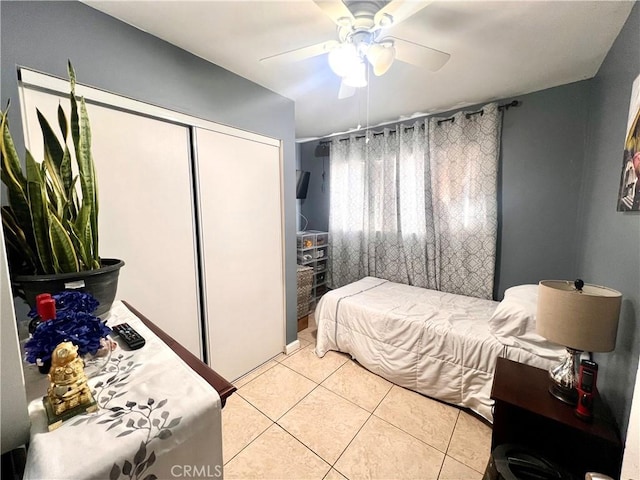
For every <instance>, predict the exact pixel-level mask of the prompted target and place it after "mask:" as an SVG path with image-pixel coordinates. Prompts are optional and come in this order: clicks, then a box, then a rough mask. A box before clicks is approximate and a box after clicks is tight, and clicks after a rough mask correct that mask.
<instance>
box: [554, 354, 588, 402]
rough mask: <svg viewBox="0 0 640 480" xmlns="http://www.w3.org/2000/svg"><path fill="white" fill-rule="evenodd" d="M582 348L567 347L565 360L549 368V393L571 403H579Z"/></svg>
mask: <svg viewBox="0 0 640 480" xmlns="http://www.w3.org/2000/svg"><path fill="white" fill-rule="evenodd" d="M581 354H582V351H581V350H575V349H573V348H569V347H567V354H566V357H565V359H564V361H563V362H562V363H561V364H560V365H558V366H556V367H554V368H552V369H551V370H549V380H550V381H551V384H550V385H549V393H551V395H553V396H554V397H556V398H557V399H558V400H560V401H562V402H564V403H568V404H569V405H577V404H578V390H577V389H576V386H577V385H578V366H579V365H580V355H581Z"/></svg>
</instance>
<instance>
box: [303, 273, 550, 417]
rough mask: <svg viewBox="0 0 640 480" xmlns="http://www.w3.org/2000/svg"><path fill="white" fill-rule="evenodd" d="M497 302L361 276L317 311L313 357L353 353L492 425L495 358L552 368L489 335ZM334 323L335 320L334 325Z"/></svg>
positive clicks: (377, 369)
mask: <svg viewBox="0 0 640 480" xmlns="http://www.w3.org/2000/svg"><path fill="white" fill-rule="evenodd" d="M497 306H498V302H494V301H490V300H482V299H479V298H473V297H465V296H462V295H454V294H451V293H443V292H438V291H434V290H426V289H423V288H418V287H412V286H409V285H402V284H398V283H393V282H389V281H386V280H381V279H379V278H374V277H366V278H364V279H362V280H359V281H357V282H354V283H352V284H349V285H346V286H344V287H341V288H338V289H336V290H332V291H330V292H328V293H327V294H325V295H324V296H323V297H322V299H321V300H320V302H319V304H318V307H317V308H316V312H315V317H316V321H317V323H318V339H317V344H316V354H317V355H318V356H319V357H323V356H324V355H325V353H327V351H329V350H337V351H340V352H345V353H349V354H351V356H352V357H353V358H354V359H355V360H357V361H358V362H359V363H360V364H361V365H363V366H364V367H365V368H367V369H368V370H370V371H372V372H373V373H376V374H378V375H380V376H382V377H384V378H386V379H387V380H389V381H391V382H393V383H395V384H397V385H400V386H402V387H406V388H409V389H411V390H415V391H417V392H420V393H422V394H425V395H428V396H430V397H433V398H437V399H439V400H442V401H445V402H448V403H452V404H455V405H460V406H463V407H468V408H470V409H471V410H473V411H475V412H477V413H478V414H480V415H482V416H483V417H484V418H486V419H487V420H489V421H492V420H493V415H492V412H491V407H492V405H493V401H492V400H491V399H490V396H491V385H492V382H493V371H494V369H495V363H496V358H497V357H498V356H502V357H506V358H509V359H512V360H516V361H519V362H522V363H527V364H529V365H533V366H537V367H540V368H549V367H550V366H551V365H552V364H553V362H552V361H550V360H548V359H545V358H543V357H540V356H538V355H536V354H535V353H532V352H531V351H526V350H523V349H521V348H517V347H513V346H507V345H504V344H503V343H501V342H500V340H498V338H496V337H495V336H493V335H492V334H491V333H490V331H489V327H488V320H489V318H490V317H491V315H492V313H493V312H494V310H495V309H496V307H497ZM336 319H337V321H336Z"/></svg>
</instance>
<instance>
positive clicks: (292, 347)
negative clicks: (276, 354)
mask: <svg viewBox="0 0 640 480" xmlns="http://www.w3.org/2000/svg"><path fill="white" fill-rule="evenodd" d="M296 350H300V340H294V341H293V342H291V343H290V344H288V345H285V347H284V353H286V354H287V355H291V354H292V353H293V352H295V351H296Z"/></svg>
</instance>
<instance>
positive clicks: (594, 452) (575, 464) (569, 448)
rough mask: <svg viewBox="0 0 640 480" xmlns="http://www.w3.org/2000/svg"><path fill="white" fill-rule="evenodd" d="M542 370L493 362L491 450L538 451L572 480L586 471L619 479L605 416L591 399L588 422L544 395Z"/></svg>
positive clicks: (614, 432) (618, 452) (618, 447)
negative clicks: (515, 446) (505, 446)
mask: <svg viewBox="0 0 640 480" xmlns="http://www.w3.org/2000/svg"><path fill="white" fill-rule="evenodd" d="M548 387H549V374H548V372H547V371H546V370H542V369H539V368H535V367H531V366H529V365H525V364H522V363H518V362H514V361H511V360H507V359H506V358H498V360H497V362H496V371H495V375H494V378H493V388H492V390H491V398H492V399H493V400H495V406H494V412H493V434H492V437H491V450H492V451H493V449H494V448H495V447H497V446H498V445H501V444H504V443H512V444H518V445H522V446H525V447H529V448H531V449H532V450H535V451H537V452H539V453H540V454H541V455H543V456H544V457H546V458H548V459H549V460H551V461H552V462H556V463H558V464H559V465H560V466H562V467H564V468H566V469H567V470H568V471H570V472H571V473H572V474H573V475H575V476H576V478H577V479H583V478H584V475H585V473H586V472H599V473H604V474H606V475H609V476H611V477H613V478H619V476H620V467H621V464H622V442H621V440H620V435H619V433H618V429H617V427H616V424H615V420H614V419H613V416H612V415H611V411H610V410H609V408H608V407H607V406H606V405H605V403H604V402H603V401H602V399H601V398H600V395H599V394H598V392H596V395H595V404H594V418H593V421H592V422H590V423H588V422H585V421H583V420H580V419H579V418H578V417H576V416H575V414H574V407H572V406H570V405H567V404H565V403H562V402H561V401H559V400H558V399H556V398H555V397H553V396H552V395H551V394H550V393H549V391H548Z"/></svg>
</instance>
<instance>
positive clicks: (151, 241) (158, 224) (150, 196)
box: [21, 82, 202, 358]
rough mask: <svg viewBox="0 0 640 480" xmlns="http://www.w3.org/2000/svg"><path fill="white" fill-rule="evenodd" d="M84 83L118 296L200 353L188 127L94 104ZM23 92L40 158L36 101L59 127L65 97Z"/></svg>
mask: <svg viewBox="0 0 640 480" xmlns="http://www.w3.org/2000/svg"><path fill="white" fill-rule="evenodd" d="M62 85H63V88H66V89H68V83H67V82H63V83H62ZM84 90H85V91H84V92H83V94H84V95H86V96H87V102H88V105H87V110H88V113H89V118H90V122H91V128H92V140H93V148H92V152H93V157H94V161H95V164H96V171H97V173H96V174H97V177H98V186H99V189H98V194H99V204H100V211H99V228H100V245H99V249H100V255H101V256H102V257H104V258H120V259H122V260H124V261H125V266H124V267H123V268H122V269H121V270H120V277H119V282H118V292H117V298H118V299H122V300H127V301H128V302H129V303H130V304H131V305H132V306H134V307H135V308H136V309H138V310H139V311H140V312H142V313H143V314H144V315H145V316H147V317H148V318H150V319H151V320H152V321H153V322H154V323H156V324H157V325H158V326H159V327H160V328H162V329H163V330H164V331H166V332H167V333H168V334H169V335H171V336H172V337H173V338H175V339H176V340H177V341H178V342H180V343H181V344H182V345H183V346H184V347H186V348H187V349H188V350H189V351H191V352H192V353H193V354H195V355H196V356H198V357H199V358H202V355H201V330H200V315H199V302H198V298H199V296H198V280H197V268H196V254H195V234H194V226H193V225H194V214H193V192H192V180H191V155H190V140H189V128H188V127H185V126H183V125H178V124H175V123H170V122H167V121H164V120H160V119H156V118H154V117H149V116H143V115H139V114H136V113H131V112H129V111H123V110H121V109H116V108H110V107H106V106H103V105H102V104H101V105H96V104H91V103H89V102H90V101H91V97H90V96H89V94H87V93H86V92H87V91H89V92H90V91H91V90H88V89H87V88H86V87H85V88H84ZM59 91H60V90H59ZM61 91H65V90H61ZM101 93H102V94H104V92H101ZM21 94H22V103H23V108H22V112H23V122H24V123H25V141H26V143H27V145H28V146H29V148H30V150H31V152H32V153H33V154H34V158H35V159H36V160H38V161H40V160H41V159H42V158H43V156H42V151H43V146H42V136H41V133H40V127H39V124H38V119H37V117H36V107H38V108H39V109H40V111H41V112H42V113H43V114H44V116H45V117H46V118H47V119H48V120H49V123H50V124H51V126H52V128H53V129H54V130H56V131H57V130H58V128H57V120H56V119H57V116H56V109H57V107H58V103H59V102H60V104H61V105H62V106H63V108H64V109H65V111H66V112H67V115H68V112H69V100H68V97H67V96H66V95H58V94H53V93H45V92H43V91H39V90H36V89H33V88H29V87H28V86H27V87H23V88H22V91H21ZM109 95H110V94H109ZM114 97H115V96H114ZM69 145H70V148H72V143H71V142H69Z"/></svg>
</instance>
